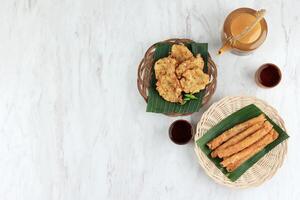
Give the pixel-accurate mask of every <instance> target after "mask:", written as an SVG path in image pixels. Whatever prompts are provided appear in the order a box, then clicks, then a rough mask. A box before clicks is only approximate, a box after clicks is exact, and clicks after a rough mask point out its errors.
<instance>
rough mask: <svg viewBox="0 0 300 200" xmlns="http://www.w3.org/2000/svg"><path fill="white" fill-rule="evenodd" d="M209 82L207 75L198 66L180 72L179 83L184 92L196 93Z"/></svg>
mask: <svg viewBox="0 0 300 200" xmlns="http://www.w3.org/2000/svg"><path fill="white" fill-rule="evenodd" d="M208 83H209V76H208V75H207V74H205V73H204V72H203V71H202V70H201V69H200V68H196V69H191V70H187V71H185V72H184V73H183V74H182V78H181V79H180V84H181V87H182V90H183V91H184V92H185V93H192V94H194V93H197V92H199V91H200V90H202V89H204V88H205V86H206V85H207V84H208Z"/></svg>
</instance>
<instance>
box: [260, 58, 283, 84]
mask: <svg viewBox="0 0 300 200" xmlns="http://www.w3.org/2000/svg"><path fill="white" fill-rule="evenodd" d="M281 77H282V74H281V70H280V68H279V67H278V66H276V65H275V64H273V63H265V64H263V65H261V66H260V67H259V68H258V69H257V71H256V73H255V82H256V84H257V85H258V86H260V87H262V88H273V87H275V86H277V85H278V84H279V83H280V81H281Z"/></svg>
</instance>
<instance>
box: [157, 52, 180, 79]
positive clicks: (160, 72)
mask: <svg viewBox="0 0 300 200" xmlns="http://www.w3.org/2000/svg"><path fill="white" fill-rule="evenodd" d="M176 65H177V61H176V60H175V59H174V58H171V57H166V58H161V59H159V60H158V61H156V62H155V65H154V70H155V77H156V79H159V78H160V77H161V76H164V75H168V74H174V73H175V68H176Z"/></svg>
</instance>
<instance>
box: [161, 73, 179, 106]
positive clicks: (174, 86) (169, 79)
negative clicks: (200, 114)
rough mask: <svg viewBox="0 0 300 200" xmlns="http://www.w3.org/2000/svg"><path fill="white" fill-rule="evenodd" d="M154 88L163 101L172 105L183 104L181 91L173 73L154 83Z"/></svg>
mask: <svg viewBox="0 0 300 200" xmlns="http://www.w3.org/2000/svg"><path fill="white" fill-rule="evenodd" d="M156 86H157V87H156V90H157V91H158V93H159V95H160V96H162V97H163V98H164V99H165V100H167V101H170V102H174V103H182V102H183V100H182V95H181V92H182V89H181V86H180V83H179V80H178V79H177V77H176V75H175V73H173V74H169V75H167V76H161V77H160V79H158V81H157V82H156Z"/></svg>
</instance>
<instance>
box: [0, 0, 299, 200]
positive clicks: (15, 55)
mask: <svg viewBox="0 0 300 200" xmlns="http://www.w3.org/2000/svg"><path fill="white" fill-rule="evenodd" d="M238 7H252V8H256V9H259V8H265V9H266V10H267V15H266V20H267V22H268V25H269V33H268V37H267V40H266V42H265V43H264V44H263V46H261V47H260V48H259V49H258V50H257V51H255V52H254V53H253V54H251V55H248V56H236V55H234V54H231V53H226V54H224V55H223V56H217V55H216V52H217V50H218V48H219V47H220V45H221V42H220V31H221V28H222V24H223V21H224V19H225V17H226V15H227V14H228V13H229V12H230V11H232V10H233V9H235V8H238ZM299 10H300V2H299V1H297V0H290V1H284V0H265V1H258V0H251V1H241V0H239V1H230V0H223V1H220V0H216V1H204V0H190V1H184V0H177V1H171V0H165V1H160V0H152V1H150V0H145V1H139V0H111V1H109V0H85V1H84V0H75V1H74V0H73V1H72V0H52V1H50V0H23V1H17V0H11V1H8V0H6V1H5V0H4V1H2V2H1V6H0V22H1V23H0V24H1V29H0V30H1V31H0V44H1V45H0V94H1V98H0V199H1V200H41V199H43V200H81V199H82V200H92V199H98V200H99V199H107V200H108V199H118V200H119V199H128V200H132V199H143V200H146V199H149V200H150V199H151V200H152V199H163V200H166V199H172V200H177V199H178V200H179V199H189V200H193V199H208V200H209V199H211V200H213V199H224V200H227V199H230V200H247V199H249V200H250V199H298V197H299V195H300V191H299V189H298V188H297V183H298V182H299V180H300V172H299V167H298V166H299V164H300V155H299V153H298V152H299V148H298V146H299V145H298V144H297V142H298V141H299V140H300V138H299V134H298V133H299V132H300V128H299V126H298V124H300V119H299V117H298V112H299V110H300V104H299V99H300V96H299V95H300V79H299V77H300V71H299V70H298V66H300V57H299V53H298V52H299V47H300V38H299V33H300V23H299V18H300V14H299ZM174 37H178V38H190V39H193V40H195V41H198V42H208V43H209V51H210V54H211V56H212V58H213V60H214V61H215V62H216V64H217V65H218V73H219V74H218V87H217V91H216V93H215V95H214V97H213V99H212V100H211V101H210V103H209V105H211V104H212V103H213V102H216V101H218V100H220V99H221V98H223V97H225V96H229V95H250V96H256V97H258V98H260V99H263V100H265V101H267V102H268V103H269V104H270V105H272V106H273V107H275V108H276V109H277V110H278V112H279V113H280V114H281V116H282V118H283V119H284V120H285V123H286V127H287V130H288V133H289V135H290V136H291V137H290V139H289V152H288V155H287V157H286V160H285V162H284V165H283V166H282V168H281V169H280V170H279V171H278V172H277V173H276V175H275V176H274V177H273V178H272V179H271V180H269V181H267V182H266V183H265V184H263V185H262V186H260V187H257V188H251V189H246V190H233V189H229V188H226V187H224V186H221V185H218V184H216V183H214V182H213V181H212V180H211V179H210V178H209V177H208V176H206V174H205V173H204V171H203V170H202V169H201V167H200V166H199V165H198V163H197V158H196V155H195V154H194V152H193V144H192V143H190V144H189V145H186V146H176V145H174V144H173V143H171V141H170V140H169V138H168V132H167V131H168V126H169V124H170V123H171V122H172V121H174V120H175V119H177V118H171V117H166V116H164V115H158V114H152V113H146V112H145V109H146V104H145V102H144V100H143V99H142V98H141V96H140V95H139V93H138V91H137V87H136V78H137V77H136V75H137V66H138V64H139V62H140V60H141V58H142V57H143V55H144V53H145V51H146V50H147V48H148V47H149V46H150V45H151V44H153V43H155V42H157V41H161V40H165V39H168V38H174ZM265 62H273V63H275V64H277V65H278V66H279V67H280V68H281V69H282V72H283V80H282V82H281V83H280V85H279V86H278V87H276V88H274V89H271V90H265V89H261V88H258V87H257V86H256V85H255V83H254V78H253V77H254V72H255V70H256V69H257V68H258V67H259V66H260V65H261V64H263V63H265ZM209 105H207V106H205V107H204V108H203V109H201V110H200V112H198V113H195V114H193V115H192V116H189V117H184V118H186V119H188V120H191V121H192V122H193V123H194V124H196V123H197V122H198V121H199V119H200V117H201V115H202V113H203V112H204V111H205V110H206V109H207V108H208V107H209Z"/></svg>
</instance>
